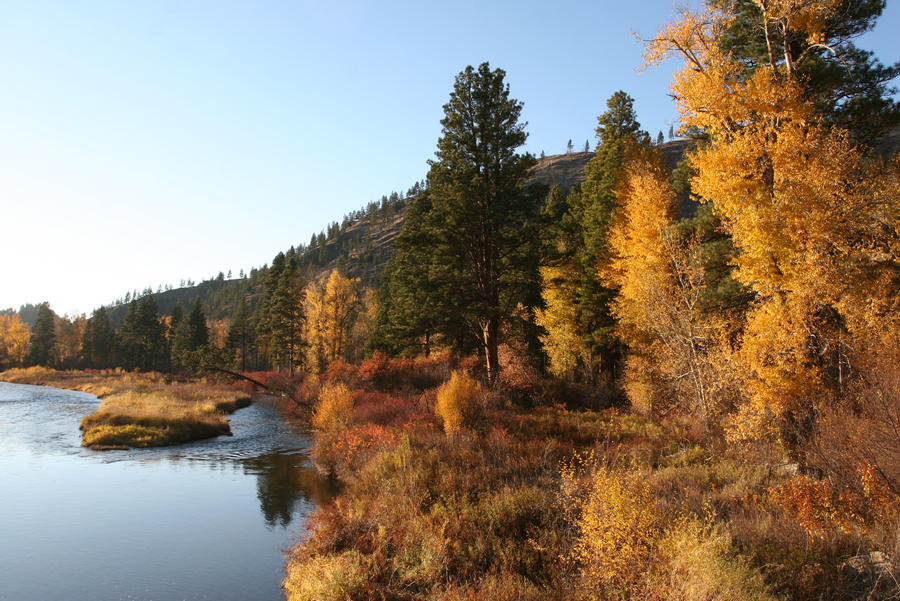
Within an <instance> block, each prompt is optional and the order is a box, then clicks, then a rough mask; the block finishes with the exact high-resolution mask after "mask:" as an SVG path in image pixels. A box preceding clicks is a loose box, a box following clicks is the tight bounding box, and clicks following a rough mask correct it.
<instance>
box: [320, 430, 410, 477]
mask: <svg viewBox="0 0 900 601" xmlns="http://www.w3.org/2000/svg"><path fill="white" fill-rule="evenodd" d="M399 442H400V434H399V433H398V431H397V430H396V429H395V428H386V427H384V426H381V425H378V424H363V425H361V426H355V427H350V428H346V429H345V430H344V431H343V432H341V434H340V435H339V436H338V440H337V444H335V447H334V448H335V451H336V453H337V456H338V457H339V458H340V460H341V461H342V462H343V463H345V464H346V465H347V466H349V467H350V469H351V470H353V471H355V470H356V469H358V468H359V467H360V466H361V465H362V464H363V463H365V462H366V461H367V460H368V459H369V458H370V457H371V456H372V455H374V454H375V453H376V452H378V451H380V450H381V449H383V448H386V447H394V446H396V445H397V443H399Z"/></svg>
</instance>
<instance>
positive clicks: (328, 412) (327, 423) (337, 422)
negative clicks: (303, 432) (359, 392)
mask: <svg viewBox="0 0 900 601" xmlns="http://www.w3.org/2000/svg"><path fill="white" fill-rule="evenodd" d="M352 416H353V393H352V392H351V391H350V389H349V388H347V387H346V386H345V385H343V384H334V385H332V384H326V385H324V386H322V389H321V390H320V391H319V403H318V404H317V405H316V409H315V411H314V412H313V416H312V425H313V427H314V428H315V429H316V430H319V431H320V432H337V431H339V430H341V429H342V428H343V427H344V426H346V425H347V422H349V421H350V418H351V417H352Z"/></svg>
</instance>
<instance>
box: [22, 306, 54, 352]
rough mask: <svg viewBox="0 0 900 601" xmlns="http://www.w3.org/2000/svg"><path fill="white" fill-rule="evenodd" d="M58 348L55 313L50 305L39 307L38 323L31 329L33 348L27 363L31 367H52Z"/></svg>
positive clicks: (30, 350) (30, 349) (31, 347)
mask: <svg viewBox="0 0 900 601" xmlns="http://www.w3.org/2000/svg"><path fill="white" fill-rule="evenodd" d="M55 347H56V327H55V325H54V316H53V311H51V310H50V305H49V304H48V303H41V305H40V306H39V307H38V313H37V321H35V323H34V327H33V328H32V329H31V346H30V347H29V349H28V356H27V358H26V362H27V363H28V364H29V365H50V362H51V361H52V360H53V357H54V349H55Z"/></svg>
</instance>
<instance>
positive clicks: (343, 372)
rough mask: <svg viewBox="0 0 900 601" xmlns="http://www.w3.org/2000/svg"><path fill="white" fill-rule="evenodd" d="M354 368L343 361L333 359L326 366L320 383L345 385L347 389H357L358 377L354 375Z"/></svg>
mask: <svg viewBox="0 0 900 601" xmlns="http://www.w3.org/2000/svg"><path fill="white" fill-rule="evenodd" d="M356 371H357V370H356V367H355V366H353V365H351V364H350V363H347V362H346V361H344V360H343V359H335V360H334V361H332V362H331V363H329V364H328V367H326V368H325V372H324V373H323V374H322V377H321V379H322V381H323V382H327V383H329V384H338V383H343V384H346V385H347V387H348V388H358V387H359V377H358V376H357V373H356Z"/></svg>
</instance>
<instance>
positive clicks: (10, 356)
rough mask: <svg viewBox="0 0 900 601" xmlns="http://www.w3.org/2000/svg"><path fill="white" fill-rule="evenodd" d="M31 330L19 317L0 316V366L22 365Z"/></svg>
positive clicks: (15, 315) (13, 315)
mask: <svg viewBox="0 0 900 601" xmlns="http://www.w3.org/2000/svg"><path fill="white" fill-rule="evenodd" d="M30 339H31V330H29V329H28V325H27V324H26V323H25V322H24V321H22V320H21V318H19V315H18V314H16V313H13V314H12V315H0V364H4V363H8V364H11V365H22V364H23V363H24V362H25V354H26V352H27V351H28V341H29V340H30Z"/></svg>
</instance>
